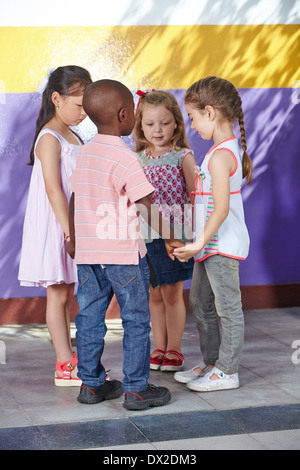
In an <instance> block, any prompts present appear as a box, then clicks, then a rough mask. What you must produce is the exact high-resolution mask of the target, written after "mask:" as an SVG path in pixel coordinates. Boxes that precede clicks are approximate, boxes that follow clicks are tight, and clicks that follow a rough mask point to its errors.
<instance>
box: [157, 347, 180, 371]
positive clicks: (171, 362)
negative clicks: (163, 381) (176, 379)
mask: <svg viewBox="0 0 300 470" xmlns="http://www.w3.org/2000/svg"><path fill="white" fill-rule="evenodd" d="M170 355H173V356H176V357H175V358H173V359H168V356H170ZM183 364H184V357H183V354H181V353H179V352H177V351H167V352H166V354H165V357H164V359H163V361H162V364H161V366H160V370H161V371H163V372H164V371H165V372H168V371H171V372H175V371H177V370H182V369H183Z"/></svg>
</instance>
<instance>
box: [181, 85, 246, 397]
mask: <svg viewBox="0 0 300 470" xmlns="http://www.w3.org/2000/svg"><path fill="white" fill-rule="evenodd" d="M185 107H186V111H187V114H188V116H189V118H190V120H191V123H192V124H191V127H192V129H195V130H196V131H197V133H198V134H199V135H200V136H201V137H202V138H203V139H205V140H210V139H213V141H214V144H213V146H212V148H211V149H210V151H209V152H208V153H207V154H206V156H205V158H204V160H203V163H202V165H201V168H200V169H199V168H196V172H197V175H196V188H195V191H194V196H195V199H194V242H193V243H190V244H186V245H185V246H183V247H180V248H176V249H175V250H174V254H175V256H176V257H177V258H178V259H179V260H180V261H187V260H189V259H190V258H191V257H194V260H195V266H194V273H193V281H192V286H191V291H190V304H191V309H192V312H193V314H194V316H195V317H196V321H197V328H198V332H199V339H200V349H201V352H202V355H203V362H204V366H202V365H200V364H197V365H196V366H195V367H194V368H193V369H190V370H188V371H183V372H177V373H176V374H175V379H176V380H177V381H179V382H182V383H186V384H187V387H188V388H189V389H191V390H193V391H199V392H201V391H202V392H204V391H211V390H224V389H233V388H238V387H239V377H238V367H239V363H240V358H241V353H242V347H243V342H244V315H243V310H242V303H241V292H240V284H239V260H244V259H246V257H247V255H248V251H249V235H248V230H247V227H246V224H245V220H244V210H243V202H242V197H241V186H242V182H243V178H245V180H246V184H249V183H250V182H251V178H252V165H251V160H250V158H249V156H248V154H247V145H246V137H245V127H244V115H243V110H242V101H241V98H240V96H239V93H238V91H237V90H236V89H235V87H234V86H233V85H232V83H230V82H229V81H227V80H224V79H222V78H218V77H213V76H209V77H206V78H203V79H201V80H199V81H197V82H196V83H194V84H193V85H192V86H191V87H190V88H189V89H188V90H187V92H186V95H185ZM236 121H237V122H238V123H239V126H240V132H241V144H242V149H243V154H242V155H241V152H240V148H239V145H238V141H237V138H236V137H235V135H234V133H233V124H234V122H236ZM218 317H220V319H221V327H222V335H221V334H220V330H219V321H218V320H219V318H218Z"/></svg>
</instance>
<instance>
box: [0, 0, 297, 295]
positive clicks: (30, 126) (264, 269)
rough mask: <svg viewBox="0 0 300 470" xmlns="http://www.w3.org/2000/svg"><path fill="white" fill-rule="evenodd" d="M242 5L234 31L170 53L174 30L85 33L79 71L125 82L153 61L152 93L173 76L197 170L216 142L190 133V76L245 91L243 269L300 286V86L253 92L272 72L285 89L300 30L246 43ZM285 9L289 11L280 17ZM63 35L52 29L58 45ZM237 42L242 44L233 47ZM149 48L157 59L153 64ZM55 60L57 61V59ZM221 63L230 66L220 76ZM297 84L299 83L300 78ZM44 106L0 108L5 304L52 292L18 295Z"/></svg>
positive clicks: (257, 278)
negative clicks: (298, 95) (168, 38)
mask: <svg viewBox="0 0 300 470" xmlns="http://www.w3.org/2000/svg"><path fill="white" fill-rule="evenodd" d="M235 4H236V5H235ZM235 4H234V6H233V7H232V8H231V9H230V10H229V11H228V10H227V11H226V15H225V16H226V19H228V22H229V23H231V24H233V26H222V25H220V26H216V27H215V29H214V31H216V32H217V33H218V34H217V35H215V36H213V37H211V35H210V34H209V32H210V29H209V26H200V25H199V26H192V30H193V31H194V32H195V34H196V37H197V41H195V40H194V38H195V35H190V34H188V33H189V32H190V31H191V29H190V28H188V27H178V36H177V37H176V38H175V40H174V39H173V40H172V42H170V43H169V44H168V49H167V55H164V54H166V51H165V50H164V49H162V48H160V45H161V44H162V43H163V41H162V39H163V37H164V35H165V34H166V31H167V27H165V26H158V27H150V26H147V25H146V26H144V27H141V26H140V27H134V26H133V27H123V28H122V29H120V27H116V28H113V29H112V32H111V34H110V36H109V38H106V39H105V41H104V42H100V43H99V44H95V43H94V42H93V43H91V42H90V41H89V37H88V30H86V31H85V32H84V33H79V37H78V38H77V39H76V40H78V41H79V42H78V47H80V48H81V49H83V50H85V51H86V52H87V54H86V63H84V64H83V63H80V64H79V65H82V66H84V67H86V68H88V69H89V70H90V71H91V72H92V74H93V78H94V79H99V78H113V79H116V80H120V81H123V82H124V83H125V84H126V80H127V79H129V78H130V77H131V76H134V74H135V72H136V70H137V67H139V64H138V61H139V59H140V58H141V57H143V55H144V54H146V59H145V61H144V63H145V68H144V69H143V81H142V83H140V84H139V86H138V88H142V89H152V88H154V87H155V86H156V84H157V83H162V82H164V76H165V75H166V74H167V75H168V77H170V78H169V80H170V83H172V87H173V88H174V87H176V90H171V91H174V94H175V95H176V97H177V99H178V101H179V102H180V105H181V107H182V110H183V114H184V116H185V119H186V125H187V135H188V138H189V141H190V144H191V147H192V148H193V149H194V150H195V155H196V159H197V162H198V163H201V161H202V158H203V156H204V153H205V152H206V151H207V150H208V148H209V147H210V145H211V143H210V142H203V141H201V139H200V137H199V136H197V135H196V134H195V133H194V132H191V131H190V129H189V128H190V124H189V123H188V120H187V118H186V114H185V111H184V99H183V97H184V90H183V86H182V83H183V79H184V77H185V75H186V73H188V74H189V77H191V83H192V81H195V80H197V79H199V78H201V76H200V75H199V74H200V73H201V72H200V71H206V72H207V73H206V74H218V75H221V76H223V77H224V78H228V77H231V78H230V79H231V80H232V81H233V82H235V81H236V83H239V86H241V87H245V88H242V89H241V90H240V92H241V96H242V99H243V103H244V111H245V126H246V132H247V142H248V149H249V154H250V156H251V157H252V160H253V165H254V181H253V183H252V184H251V185H250V186H249V187H247V188H245V189H244V190H243V197H244V201H245V212H246V220H247V224H248V227H249V231H250V236H251V251H250V256H249V259H248V260H247V261H246V262H245V263H241V281H242V284H247V285H251V284H252V285H257V284H272V283H284V282H299V281H300V275H299V268H298V261H297V257H296V254H297V253H296V252H297V250H298V255H299V242H298V240H299V235H300V233H299V216H298V217H297V214H298V215H299V205H300V201H299V190H298V188H297V181H296V178H297V175H298V174H299V171H300V167H299V165H300V159H299V157H298V148H299V143H300V142H299V139H300V136H299V132H298V129H297V127H296V126H297V123H299V105H298V104H297V103H296V104H295V103H292V101H291V94H292V92H293V90H292V89H289V88H270V89H266V88H265V89H260V88H255V87H256V86H257V80H258V79H262V78H263V79H264V80H265V81H266V82H268V78H269V76H268V74H270V73H271V72H272V73H273V75H272V80H274V79H275V80H276V83H277V86H278V87H280V86H281V84H282V83H284V82H286V80H287V79H288V78H289V77H294V75H293V74H294V70H295V61H296V57H298V56H299V51H298V44H299V42H298V38H299V28H298V30H297V31H296V30H295V33H294V34H293V35H291V34H289V35H288V34H287V30H288V27H287V26H285V25H273V26H271V28H274V30H275V29H276V37H277V41H276V44H274V42H273V43H272V39H271V37H270V38H268V37H265V36H264V35H262V34H261V31H262V28H261V26H259V25H258V26H253V27H251V28H248V30H247V31H248V33H247V35H246V36H244V35H242V34H239V27H238V25H234V23H235V22H237V21H236V20H237V19H238V21H239V23H243V18H244V19H245V20H246V19H247V17H248V14H249V12H250V10H251V9H252V8H254V6H255V2H253V1H251V2H250V1H245V2H244V3H243V5H242V6H241V7H239V6H238V2H235ZM292 4H293V2H287V3H286V4H285V5H286V6H285V7H284V12H286V17H287V18H288V15H289V11H290V10H289V5H290V6H292ZM207 8H210V10H212V9H214V10H215V15H216V18H218V19H219V18H221V17H222V14H223V15H224V14H225V13H224V11H223V9H222V8H221V2H215V3H214V5H213V6H211V2H208V0H207V1H206V2H203V10H202V15H203V16H202V17H201V19H202V22H203V18H205V10H206V9H207ZM280 8H283V6H282V5H281V7H280ZM172 10H173V1H172V0H166V1H165V2H164V10H163V11H159V18H160V24H161V25H163V24H164V23H167V19H168V17H169V15H170V13H171V11H172ZM153 12H154V2H148V3H147V5H145V9H144V10H143V12H142V13H141V15H142V18H141V22H143V23H145V24H146V23H147V18H152V17H153V14H154V13H153ZM284 12H281V17H282V15H284ZM131 15H132V11H131V9H130V4H129V7H128V11H127V13H126V15H124V16H125V17H126V16H127V17H128V18H130V17H131ZM228 15H229V16H228ZM124 20H126V18H124ZM196 22H197V19H195V23H196ZM245 22H246V21H245ZM55 34H56V32H55V31H53V35H54V37H53V41H55ZM127 35H130V37H131V41H129V42H128V44H127V43H126V41H124V38H126V36H127ZM71 39H72V41H71ZM225 39H226V40H225ZM66 41H67V42H68V41H69V43H71V44H72V54H75V53H74V51H76V44H77V43H76V44H74V31H73V30H72V28H70V37H69V38H68V37H66ZM230 44H234V49H232V48H231V46H230ZM212 49H213V50H214V51H215V53H214V55H213V56H211V55H210V53H208V52H207V51H211V50H212ZM148 50H149V51H150V52H151V54H150V55H149V61H148V62H147V59H148V56H147V54H148V52H147V51H148ZM261 50H264V51H265V54H267V57H268V60H267V61H266V63H260V62H255V60H256V57H259V56H260V54H259V53H260V51H261ZM54 54H55V52H54ZM153 54H157V55H159V56H161V61H160V62H161V64H162V65H160V67H159V68H158V67H155V66H154V63H153V62H151V60H153V57H154V56H153ZM75 57H76V54H75V55H74V58H75ZM224 57H228V60H226V61H224V60H223V58H224ZM61 58H62V56H60V59H61ZM221 58H222V60H220V59H221ZM55 59H56V57H54V58H53V62H55ZM69 59H70V60H69ZM279 59H280V60H279ZM28 60H30V58H28ZM74 60H75V59H74ZM71 61H73V55H72V56H71V57H69V56H67V58H66V57H63V63H64V64H66V63H70V62H71ZM156 63H157V62H156ZM185 63H188V64H189V69H188V71H186V70H185V66H183V64H185ZM220 63H222V64H224V65H222V67H223V68H222V69H221V70H220ZM247 64H252V67H251V68H250V69H249V68H248V69H247V67H248V65H247ZM50 65H51V64H49V66H50ZM274 73H275V75H274ZM232 77H233V78H232ZM295 78H296V79H300V76H299V77H295ZM290 86H291V87H292V86H293V83H291V84H290ZM249 87H253V88H249ZM166 88H167V87H166ZM40 102H41V97H40V96H39V95H37V94H36V93H27V94H17V93H15V94H7V95H6V99H5V103H4V104H1V103H2V102H1V103H0V128H1V136H2V139H1V142H0V209H1V211H0V250H1V251H0V276H1V286H0V298H10V297H27V296H30V297H31V296H43V295H45V289H36V288H20V287H19V283H18V280H17V274H18V265H19V252H20V247H21V239H22V227H23V219H24V213H25V207H26V202H27V192H28V186H29V179H30V174H31V167H30V166H26V162H27V161H28V158H29V150H30V147H31V144H32V138H33V135H34V128H35V122H36V118H37V115H38V111H39V107H40ZM298 259H299V256H298Z"/></svg>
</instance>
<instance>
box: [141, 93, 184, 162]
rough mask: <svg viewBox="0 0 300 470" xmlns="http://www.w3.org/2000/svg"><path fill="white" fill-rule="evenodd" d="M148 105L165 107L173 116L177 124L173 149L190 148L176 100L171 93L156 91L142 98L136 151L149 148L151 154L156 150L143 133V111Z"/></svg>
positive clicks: (173, 138)
mask: <svg viewBox="0 0 300 470" xmlns="http://www.w3.org/2000/svg"><path fill="white" fill-rule="evenodd" d="M147 105H154V106H158V105H163V106H165V107H166V108H167V109H168V110H169V111H170V112H171V113H172V114H173V116H174V119H175V122H176V124H177V127H176V129H174V134H173V137H172V140H171V142H172V144H173V147H174V148H190V147H189V144H188V142H187V139H186V135H185V127H184V121H183V116H182V113H181V110H180V107H179V104H178V103H177V100H176V98H175V97H174V96H173V95H172V93H170V92H169V91H162V90H155V91H151V92H150V93H147V94H145V95H143V96H142V97H141V102H140V105H139V108H138V111H137V115H136V119H135V126H134V131H133V132H134V138H135V151H136V152H140V151H141V150H144V149H146V148H149V149H150V153H151V152H153V150H154V148H152V147H153V145H152V144H151V143H149V142H148V141H147V140H146V139H145V136H144V133H143V131H142V118H143V110H144V108H145V106H147Z"/></svg>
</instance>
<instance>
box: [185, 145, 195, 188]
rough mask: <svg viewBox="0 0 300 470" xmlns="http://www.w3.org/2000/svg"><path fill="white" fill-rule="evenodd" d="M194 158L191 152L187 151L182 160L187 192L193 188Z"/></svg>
mask: <svg viewBox="0 0 300 470" xmlns="http://www.w3.org/2000/svg"><path fill="white" fill-rule="evenodd" d="M195 165H196V162H195V158H194V155H193V154H192V153H187V154H186V156H185V157H184V159H183V162H182V171H183V175H184V179H185V183H186V186H187V189H188V192H189V194H191V192H193V191H194V189H195Z"/></svg>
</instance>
